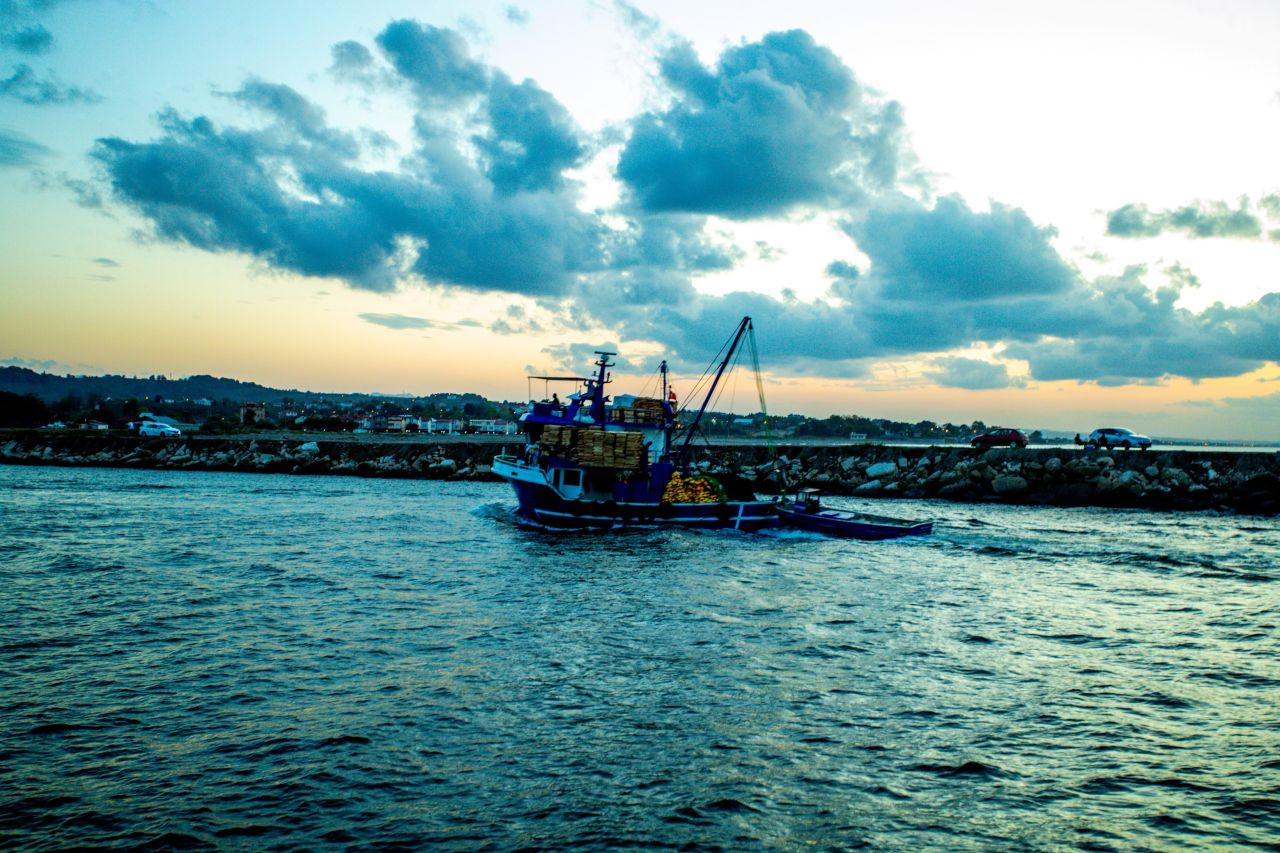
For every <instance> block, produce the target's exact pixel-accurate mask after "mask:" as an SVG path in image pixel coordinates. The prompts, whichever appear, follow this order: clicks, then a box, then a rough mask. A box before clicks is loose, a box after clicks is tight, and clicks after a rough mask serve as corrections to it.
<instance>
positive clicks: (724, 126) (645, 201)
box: [617, 30, 902, 218]
mask: <svg viewBox="0 0 1280 853" xmlns="http://www.w3.org/2000/svg"><path fill="white" fill-rule="evenodd" d="M660 73H661V76H662V79H663V80H664V81H665V82H666V84H667V85H668V87H669V88H670V89H671V90H672V93H673V95H674V99H673V101H672V103H671V105H670V107H669V108H667V109H666V110H664V111H661V112H650V113H646V114H644V115H642V116H639V117H637V118H636V119H635V120H634V121H633V122H632V125H631V134H630V138H629V139H628V140H627V144H626V146H625V148H624V149H623V151H622V154H621V157H620V159H619V161H618V167H617V173H618V177H619V178H620V179H621V180H622V181H623V182H624V183H625V184H626V185H627V186H628V187H629V189H630V192H631V193H632V195H633V197H634V199H635V201H636V203H637V204H638V205H639V206H640V207H641V208H643V209H645V210H648V211H659V212H671V211H681V212H689V213H706V214H719V215H722V216H728V217H736V218H748V217H753V216H762V215H770V214H781V213H785V212H787V211H789V210H791V209H793V208H796V207H800V206H824V205H829V204H833V203H837V204H849V203H852V202H854V201H855V200H856V199H858V198H859V197H860V196H861V194H862V193H863V192H864V191H865V190H866V189H879V188H881V187H884V186H888V185H891V184H892V182H893V180H894V178H895V175H896V171H897V163H898V159H899V158H898V154H897V151H896V148H897V146H898V145H899V136H900V133H899V131H900V129H901V123H902V117H901V112H900V109H899V108H898V107H897V105H895V104H890V105H888V106H879V105H876V104H873V103H871V102H870V100H869V99H868V98H867V97H866V95H865V93H864V92H863V91H862V89H861V88H860V86H859V85H858V83H857V81H856V80H855V79H854V76H853V73H852V72H851V71H850V70H849V69H848V68H846V67H845V66H844V64H843V63H842V62H841V61H840V59H839V58H838V57H837V56H836V55H835V54H834V53H832V52H831V51H830V50H829V49H827V48H825V47H822V46H820V45H818V44H817V43H815V42H814V40H813V38H812V37H811V36H810V35H809V34H808V33H806V32H804V31H802V30H791V31H789V32H783V33H770V34H768V35H766V36H765V37H764V38H763V39H762V40H761V41H759V42H755V43H751V44H745V45H741V46H739V47H735V48H730V49H729V50H727V51H725V52H724V54H723V55H722V56H721V58H720V62H719V64H718V65H717V67H716V68H715V69H714V70H711V69H708V68H706V67H704V66H703V65H702V63H701V62H700V61H699V59H698V58H697V56H696V54H695V53H694V51H693V48H692V47H691V46H690V45H689V44H687V43H680V44H677V45H676V46H674V47H672V48H670V49H669V50H668V51H667V52H666V53H665V54H664V55H663V56H662V57H661V61H660Z"/></svg>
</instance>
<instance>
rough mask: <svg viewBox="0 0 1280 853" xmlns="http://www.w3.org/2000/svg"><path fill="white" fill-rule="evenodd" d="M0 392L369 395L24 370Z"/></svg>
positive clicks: (258, 398) (235, 397) (275, 399)
mask: <svg viewBox="0 0 1280 853" xmlns="http://www.w3.org/2000/svg"><path fill="white" fill-rule="evenodd" d="M0 391H11V392H13V393H15V394H34V395H35V396H36V397H39V398H40V399H41V400H43V401H44V402H45V403H55V402H57V401H58V400H62V399H64V398H66V397H68V396H75V395H78V396H79V397H81V398H82V399H84V400H86V401H87V400H88V399H89V398H90V397H94V396H96V397H99V398H101V399H104V400H105V399H112V400H128V399H137V400H154V399H155V398H156V397H159V398H161V399H164V400H200V399H209V400H231V401H233V402H236V403H246V402H262V403H275V404H279V403H280V402H282V401H283V400H284V398H286V397H289V398H292V399H293V400H296V401H298V402H299V403H303V402H310V401H315V400H320V399H325V400H344V401H345V400H352V401H354V400H367V399H370V398H372V397H374V396H386V395H373V394H321V393H317V392H314V391H297V390H284V389H280V388H268V387H266V386H265V385H259V384H258V383H256V382H241V381H240V380H238V379H226V378H223V377H220V376H206V375H201V376H188V377H185V378H183V379H168V378H166V377H164V376H145V377H136V376H132V377H131V376H55V375H54V374H52V373H37V372H36V371H34V370H29V369H28V368H25V367H0Z"/></svg>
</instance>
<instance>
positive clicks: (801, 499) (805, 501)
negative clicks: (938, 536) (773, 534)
mask: <svg viewBox="0 0 1280 853" xmlns="http://www.w3.org/2000/svg"><path fill="white" fill-rule="evenodd" d="M777 510H778V519H779V521H780V522H781V523H782V524H783V526H786V527H799V528H801V529H803V530H812V531H814V532H816V533H824V534H826V535H828V536H842V537H845V538H848V539H897V538H898V537H900V536H923V535H926V534H928V533H932V532H933V522H932V521H909V520H907V519H905V518H889V517H888V516H884V515H869V514H867V513H861V512H852V511H849V510H843V509H829V508H827V507H824V506H823V505H822V501H821V498H820V496H819V492H818V490H817V489H799V490H797V491H796V493H795V499H794V500H791V501H785V500H784V501H779V503H778V507H777Z"/></svg>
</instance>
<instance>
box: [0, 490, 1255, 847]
mask: <svg viewBox="0 0 1280 853" xmlns="http://www.w3.org/2000/svg"><path fill="white" fill-rule="evenodd" d="M512 505H513V500H512V498H511V496H510V494H509V493H508V491H507V490H506V488H505V487H504V486H501V485H496V484H495V485H488V484H442V483H437V482H422V481H374V480H358V479H344V478H337V477H332V478H307V477H289V476H264V475H248V474H218V473H187V472H159V471H107V470H89V469H79V470H76V469H60V468H26V467H6V466H0V572H2V578H3V580H2V583H3V587H2V588H3V595H0V629H2V630H0V846H3V847H5V848H8V849H48V848H62V847H69V846H76V845H92V846H106V847H129V846H134V845H141V844H148V845H150V846H152V847H156V848H177V847H183V848H191V847H203V846H205V845H209V846H214V847H218V848H230V849H255V850H256V849H285V850H287V849H313V848H317V847H324V846H335V847H343V848H355V849H360V848H378V849H385V848H388V847H396V846H402V847H412V848H422V847H427V846H442V847H445V848H450V849H468V850H470V849H483V848H492V849H511V848H517V847H533V848H538V847H543V848H554V849H563V848H565V847H570V846H580V847H588V848H610V847H619V846H624V845H632V844H645V845H664V846H666V845H669V846H673V847H681V846H688V847H690V848H691V849H702V848H725V849H759V848H770V849H777V848H784V849H785V848H803V847H809V846H815V845H816V846H821V847H824V848H827V847H836V848H851V847H859V846H864V847H869V848H875V849H902V850H911V849H919V848H924V849H947V850H956V849H966V848H972V849H1018V850H1024V849H1062V848H1084V849H1092V850H1107V849H1124V850H1128V849H1134V848H1144V849H1174V848H1176V849H1196V848H1200V849H1220V848H1223V847H1248V846H1252V845H1259V846H1268V845H1272V846H1274V845H1277V844H1280V641H1278V639H1277V638H1278V637H1280V632H1278V625H1277V623H1278V621H1280V615H1278V612H1280V583H1278V581H1280V521H1277V520H1276V519H1257V518H1245V517H1234V516H1217V515H1204V514H1197V515H1155V514H1149V513H1143V512H1115V511H1096V510H1078V509H1073V510H1060V509H1039V508H1017V507H1015V508H1010V507H996V506H966V505H951V504H922V503H904V504H901V505H897V506H895V505H893V504H886V503H878V504H876V506H877V507H879V508H881V510H882V511H886V510H887V511H891V512H897V513H902V514H920V513H932V514H933V515H934V517H935V518H937V519H938V521H939V524H938V525H937V531H936V532H935V534H934V535H933V536H931V537H928V538H922V539H915V540H912V541H898V542H884V543H860V542H842V541H836V540H829V539H822V538H818V537H815V536H811V535H808V534H794V533H792V534H778V535H775V534H757V535H748V534H738V533H733V532H688V531H664V532H658V533H646V532H625V533H620V534H612V535H606V536H598V535H597V536H592V535H585V534H553V533H549V532H544V531H539V530H531V529H527V528H524V527H521V526H518V525H516V524H514V523H513V521H512V519H511V515H510V513H511V508H512Z"/></svg>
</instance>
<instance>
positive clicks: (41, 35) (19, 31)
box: [0, 24, 53, 56]
mask: <svg viewBox="0 0 1280 853" xmlns="http://www.w3.org/2000/svg"><path fill="white" fill-rule="evenodd" d="M0 45H3V46H5V47H10V48H13V49H14V50H16V51H18V52H19V53H26V54H30V55H32V56H34V55H37V54H41V53H47V52H48V51H49V48H50V47H52V46H53V35H52V34H51V33H50V32H49V31H48V30H46V29H45V28H44V26H43V25H41V24H31V25H30V26H25V27H18V28H15V29H12V30H6V31H2V32H0Z"/></svg>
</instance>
